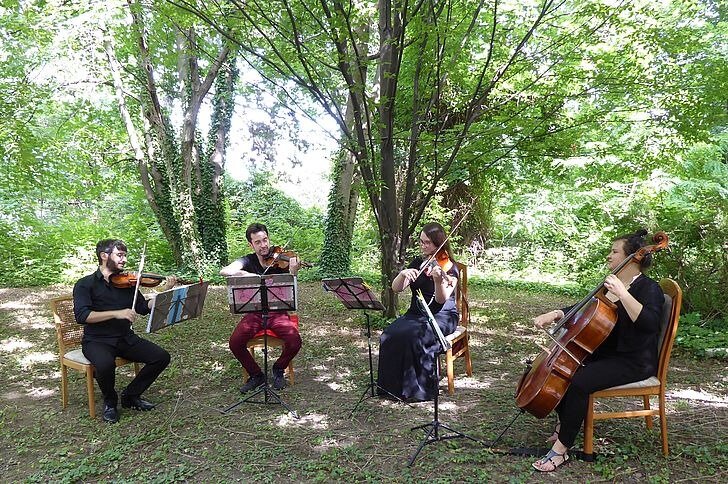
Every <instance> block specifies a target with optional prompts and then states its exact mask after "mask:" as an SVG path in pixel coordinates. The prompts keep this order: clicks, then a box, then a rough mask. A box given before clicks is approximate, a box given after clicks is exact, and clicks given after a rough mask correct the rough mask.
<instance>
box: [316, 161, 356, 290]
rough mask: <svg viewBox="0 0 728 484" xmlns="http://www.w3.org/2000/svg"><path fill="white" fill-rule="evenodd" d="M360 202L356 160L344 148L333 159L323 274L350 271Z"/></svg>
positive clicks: (321, 264) (333, 274)
mask: <svg viewBox="0 0 728 484" xmlns="http://www.w3.org/2000/svg"><path fill="white" fill-rule="evenodd" d="M358 204H359V193H358V182H357V176H356V163H355V160H354V159H353V157H352V156H351V153H350V152H349V151H347V150H342V151H341V152H339V154H338V156H337V157H336V160H335V161H334V168H333V173H332V184H331V189H330V190H329V203H328V210H327V215H326V225H325V227H324V243H323V248H322V250H321V259H320V261H319V270H320V272H321V275H322V276H324V277H334V276H344V275H347V274H349V273H350V272H351V244H352V234H353V233H354V223H355V222H356V211H357V207H358Z"/></svg>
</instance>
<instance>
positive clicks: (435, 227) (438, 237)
mask: <svg viewBox="0 0 728 484" xmlns="http://www.w3.org/2000/svg"><path fill="white" fill-rule="evenodd" d="M422 232H424V233H425V235H426V236H427V238H428V239H430V240H431V241H432V243H433V244H435V248H437V247H440V244H442V243H443V242H444V241H445V238H446V236H445V229H444V228H442V225H440V224H439V223H437V222H430V223H428V224H425V226H424V227H422ZM442 248H443V249H444V250H445V252H447V256H448V257H449V258H450V260H451V261H453V262H455V258H454V257H453V255H452V249H451V248H450V241H449V240H448V241H447V242H445V245H443V246H442Z"/></svg>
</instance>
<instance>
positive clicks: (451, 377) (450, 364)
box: [445, 348, 455, 395]
mask: <svg viewBox="0 0 728 484" xmlns="http://www.w3.org/2000/svg"><path fill="white" fill-rule="evenodd" d="M445 367H446V369H447V392H448V393H449V394H450V395H454V394H455V369H454V358H453V357H452V348H450V349H449V350H447V353H445Z"/></svg>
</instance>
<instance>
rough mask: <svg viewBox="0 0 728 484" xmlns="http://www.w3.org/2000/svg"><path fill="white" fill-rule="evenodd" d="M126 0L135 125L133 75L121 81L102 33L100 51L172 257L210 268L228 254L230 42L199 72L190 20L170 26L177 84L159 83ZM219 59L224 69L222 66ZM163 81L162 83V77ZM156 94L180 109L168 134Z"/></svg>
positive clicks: (132, 3)
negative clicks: (225, 178)
mask: <svg viewBox="0 0 728 484" xmlns="http://www.w3.org/2000/svg"><path fill="white" fill-rule="evenodd" d="M127 3H128V5H129V9H130V13H131V18H132V27H133V29H132V35H133V37H134V39H135V43H136V48H135V49H134V50H135V55H136V61H137V65H138V67H139V70H138V73H137V74H138V75H137V76H135V77H134V79H135V80H142V82H143V83H144V85H143V87H142V86H140V87H142V89H141V93H140V94H139V95H138V96H137V98H138V99H139V100H140V103H141V108H140V117H141V118H142V122H141V123H140V124H141V125H142V129H141V130H140V129H139V128H138V127H137V124H136V123H134V121H133V119H132V116H131V112H130V111H131V110H130V108H129V107H128V105H127V103H126V93H129V92H134V91H135V88H134V87H136V86H137V85H136V84H135V83H134V81H132V82H129V83H125V81H124V78H123V77H122V69H121V64H120V63H119V61H118V60H117V57H116V52H115V49H114V48H113V45H112V41H111V37H109V38H108V41H107V46H106V53H107V57H108V59H109V65H110V67H111V71H112V75H113V78H114V84H115V87H116V92H117V100H118V102H119V109H120V112H121V114H122V118H123V119H124V122H125V125H126V129H127V133H128V134H129V140H130V144H131V146H132V149H133V150H134V153H135V158H136V160H137V163H138V166H139V171H140V176H141V181H142V185H143V187H144V191H145V193H146V196H147V200H148V201H149V203H150V206H151V207H152V209H153V211H154V213H155V215H156V216H157V219H158V221H159V224H160V226H161V227H162V230H163V232H164V234H165V236H166V237H167V239H168V241H169V244H170V246H171V247H172V250H173V254H174V256H175V261H176V263H177V264H178V265H180V266H185V267H188V268H191V269H193V270H195V271H196V272H198V273H202V272H203V271H204V270H205V268H206V267H208V266H210V265H213V266H216V267H217V266H219V265H221V264H223V263H225V262H226V259H227V250H226V245H225V224H224V209H223V200H222V190H221V185H222V173H223V170H224V157H225V150H226V147H227V141H228V134H229V130H230V118H231V117H232V113H233V102H232V97H233V88H234V85H235V81H236V79H237V71H236V70H235V69H234V67H233V65H232V64H233V62H234V60H231V59H229V54H230V49H229V47H228V46H227V44H225V43H224V42H223V43H222V45H221V46H220V47H219V50H218V52H217V56H216V58H215V59H213V60H212V61H211V62H210V63H209V67H208V68H207V73H206V74H205V76H204V78H203V77H202V75H201V72H200V71H201V68H200V65H199V62H198V58H197V54H196V53H197V52H199V51H200V47H199V45H198V42H199V40H198V38H197V37H196V33H195V29H194V27H188V28H186V29H185V30H184V31H183V30H182V28H181V27H180V26H178V25H176V26H175V31H176V32H177V35H176V37H175V44H176V60H177V62H176V66H175V67H176V71H177V83H176V87H177V89H171V90H170V89H167V90H166V91H164V90H162V88H161V87H160V85H159V84H158V81H157V79H156V77H155V67H154V65H153V62H152V57H153V56H152V53H151V52H150V46H149V40H148V37H149V35H148V32H147V27H146V17H145V15H144V12H143V10H142V6H141V4H140V3H139V2H138V1H137V0H128V2H127ZM127 63H128V62H127ZM223 66H226V69H222V67H223ZM170 68H171V67H170V66H163V67H162V69H160V70H162V71H164V70H167V71H169V70H170ZM216 80H217V82H216ZM215 82H216V84H215V94H214V99H213V114H212V117H213V119H212V123H211V124H212V126H211V130H210V134H209V136H208V137H207V140H208V148H207V149H205V147H204V143H203V142H202V141H201V139H200V138H201V137H200V136H199V134H198V116H199V113H200V108H201V106H202V103H203V101H204V99H205V98H206V96H207V95H208V94H209V92H210V91H211V88H212V86H213V83H215ZM163 85H164V86H167V87H168V85H169V83H167V84H163ZM136 90H137V91H139V89H136ZM163 100H164V101H167V102H170V101H169V100H171V102H172V103H175V102H176V104H177V105H180V106H181V108H182V124H181V126H180V127H179V131H178V133H179V134H178V135H175V128H174V127H173V123H172V121H171V119H170V115H169V113H170V112H171V106H168V107H165V105H164V104H163Z"/></svg>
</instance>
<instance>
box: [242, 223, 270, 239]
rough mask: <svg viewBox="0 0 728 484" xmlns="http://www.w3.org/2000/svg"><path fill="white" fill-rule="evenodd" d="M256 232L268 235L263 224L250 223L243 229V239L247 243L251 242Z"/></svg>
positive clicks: (266, 228)
mask: <svg viewBox="0 0 728 484" xmlns="http://www.w3.org/2000/svg"><path fill="white" fill-rule="evenodd" d="M258 232H265V235H268V227H266V226H265V225H263V224H259V223H252V224H250V225H248V228H247V229H245V238H246V239H248V242H252V236H253V234H257V233H258Z"/></svg>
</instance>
